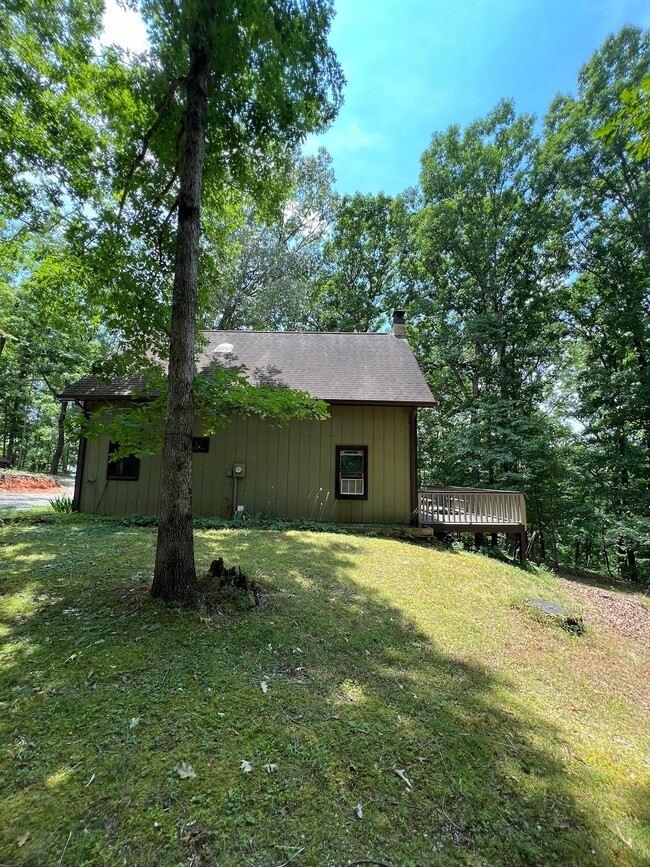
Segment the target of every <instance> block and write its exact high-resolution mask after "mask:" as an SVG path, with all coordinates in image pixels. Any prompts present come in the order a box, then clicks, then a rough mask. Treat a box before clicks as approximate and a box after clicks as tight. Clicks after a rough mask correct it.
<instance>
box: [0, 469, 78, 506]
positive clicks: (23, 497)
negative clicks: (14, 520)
mask: <svg viewBox="0 0 650 867" xmlns="http://www.w3.org/2000/svg"><path fill="white" fill-rule="evenodd" d="M58 479H59V482H60V483H61V484H62V485H63V487H62V488H57V490H55V491H30V492H29V493H27V492H23V493H15V494H10V493H5V494H0V515H1V514H2V513H3V512H4V513H7V512H23V511H25V509H32V508H33V507H34V506H47V505H48V504H49V502H50V500H53V499H54V498H55V497H71V496H72V495H73V493H74V479H70V478H68V477H67V476H58Z"/></svg>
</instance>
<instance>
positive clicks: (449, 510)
mask: <svg viewBox="0 0 650 867" xmlns="http://www.w3.org/2000/svg"><path fill="white" fill-rule="evenodd" d="M418 508H419V513H418V519H419V523H420V525H423V524H433V525H438V524H439V525H444V526H445V527H448V526H449V527H453V526H454V525H456V526H460V525H464V526H465V527H473V526H474V525H482V526H484V527H488V526H490V527H491V526H499V525H507V526H510V527H514V526H515V525H519V526H525V525H526V501H525V500H524V495H523V494H521V493H519V492H518V491H491V490H485V489H482V488H442V487H440V488H439V487H424V488H421V489H420V490H419V491H418Z"/></svg>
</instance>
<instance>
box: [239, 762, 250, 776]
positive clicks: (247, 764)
mask: <svg viewBox="0 0 650 867" xmlns="http://www.w3.org/2000/svg"><path fill="white" fill-rule="evenodd" d="M239 767H240V768H241V769H242V771H243V772H244V773H245V774H250V772H251V771H252V770H253V766H252V765H251V763H250V762H247V761H246V759H242V763H241V765H240V766H239Z"/></svg>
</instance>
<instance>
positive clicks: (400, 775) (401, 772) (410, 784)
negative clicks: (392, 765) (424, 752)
mask: <svg viewBox="0 0 650 867" xmlns="http://www.w3.org/2000/svg"><path fill="white" fill-rule="evenodd" d="M395 773H396V774H397V776H398V777H399V778H400V780H403V781H404V782H405V783H406V786H407V788H408V789H412V788H413V784H412V783H411V781H410V780H409V778H408V777H407V776H406V774H405V773H404V771H403V770H399V771H398V770H396V771H395Z"/></svg>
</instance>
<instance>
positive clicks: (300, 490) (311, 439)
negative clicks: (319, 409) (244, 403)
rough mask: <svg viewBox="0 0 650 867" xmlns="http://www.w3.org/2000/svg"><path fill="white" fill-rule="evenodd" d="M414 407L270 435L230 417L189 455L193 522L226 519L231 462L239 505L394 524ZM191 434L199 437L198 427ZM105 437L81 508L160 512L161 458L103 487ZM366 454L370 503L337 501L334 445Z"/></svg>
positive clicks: (252, 421) (346, 416)
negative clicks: (132, 477)
mask: <svg viewBox="0 0 650 867" xmlns="http://www.w3.org/2000/svg"><path fill="white" fill-rule="evenodd" d="M411 412H412V410H411V408H410V407H401V406H331V407H330V418H328V419H326V420H325V421H321V422H319V421H292V422H291V423H290V424H288V425H287V426H285V427H281V428H278V427H273V426H272V425H270V424H269V423H268V422H266V421H264V420H261V419H257V418H249V419H234V420H233V421H232V422H231V423H230V424H229V425H227V427H225V428H223V429H222V430H220V431H218V432H217V434H216V435H214V436H211V437H210V448H209V451H208V452H207V454H203V453H195V454H194V456H193V468H194V470H193V472H194V478H193V502H194V509H193V510H194V514H195V515H201V516H205V517H221V518H229V517H231V515H232V512H233V479H232V478H229V477H228V476H227V475H226V473H227V472H228V471H229V470H231V469H232V467H233V464H235V463H241V464H245V466H246V476H245V478H243V479H238V480H237V505H241V506H244V507H245V508H246V511H247V512H248V513H249V514H252V515H255V514H257V513H258V512H263V513H264V514H265V515H270V516H273V517H277V518H284V519H287V520H291V519H293V518H306V519H309V520H312V521H336V522H341V523H356V522H363V523H394V522H402V521H406V520H408V518H409V516H410V511H411V491H410V486H411V480H410V441H409V418H410V415H411ZM194 434H195V436H202V435H203V429H202V426H201V423H200V421H199V420H198V419H197V421H196V423H195V429H194ZM108 445H109V442H108V437H107V436H104V437H103V438H102V440H100V441H96V442H93V441H89V442H88V444H87V447H86V454H85V462H84V470H83V481H82V489H81V499H80V510H81V511H82V512H98V513H104V514H117V515H129V514H143V515H153V514H156V513H157V512H158V497H159V493H160V456H159V455H155V456H153V457H151V458H144V459H142V460H141V461H140V473H139V478H138V480H137V481H122V480H120V481H117V480H107V479H106V465H107V461H108ZM337 445H343V446H367V447H368V499H367V500H337V499H336V498H335V458H336V446H337Z"/></svg>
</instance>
